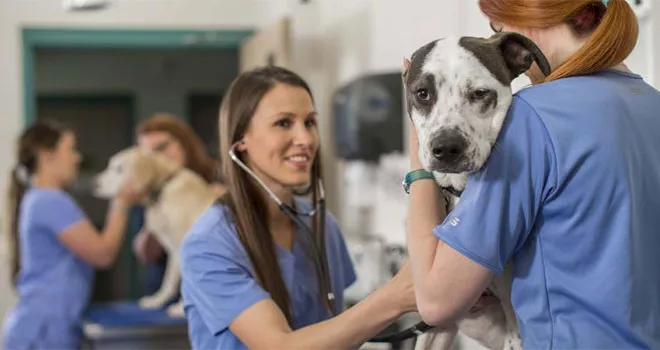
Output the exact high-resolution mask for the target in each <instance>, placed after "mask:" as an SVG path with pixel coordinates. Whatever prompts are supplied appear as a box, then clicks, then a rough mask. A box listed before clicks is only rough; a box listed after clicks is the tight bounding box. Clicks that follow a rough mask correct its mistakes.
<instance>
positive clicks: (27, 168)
mask: <svg viewBox="0 0 660 350" xmlns="http://www.w3.org/2000/svg"><path fill="white" fill-rule="evenodd" d="M67 131H69V130H68V129H65V128H63V127H62V126H60V125H58V124H55V123H53V122H46V121H38V122H36V123H35V124H33V125H31V126H30V127H28V128H27V129H25V130H24V131H23V133H22V134H21V136H20V137H19V139H18V149H17V155H16V158H17V159H16V160H17V162H16V166H15V167H14V168H13V169H12V171H11V174H10V179H9V189H8V191H7V194H8V195H7V209H8V215H7V217H8V218H9V221H8V224H9V227H8V229H7V232H8V239H9V252H10V269H11V270H10V277H11V283H12V284H13V285H16V279H17V277H18V273H19V271H20V268H21V266H20V261H21V257H20V238H19V233H18V226H19V215H20V207H21V201H22V200H23V195H24V194H25V191H26V190H27V188H28V186H29V185H30V184H29V178H30V177H31V176H32V175H33V174H34V172H35V171H36V170H37V165H38V164H37V156H38V153H39V152H40V151H43V150H54V149H55V148H56V147H57V144H58V143H59V141H60V139H61V138H62V135H63V134H64V133H65V132H67Z"/></svg>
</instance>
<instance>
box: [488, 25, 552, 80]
mask: <svg viewBox="0 0 660 350" xmlns="http://www.w3.org/2000/svg"><path fill="white" fill-rule="evenodd" d="M491 39H492V40H493V42H494V44H495V45H496V46H497V47H498V48H499V50H500V52H501V54H502V58H504V62H505V63H506V65H507V67H508V68H509V70H510V72H511V79H512V80H513V79H515V78H517V77H518V76H519V75H520V74H522V73H525V72H526V71H527V70H529V69H530V68H531V67H532V63H533V62H534V61H536V64H537V65H538V66H539V68H540V69H541V72H542V73H543V75H545V76H548V75H550V70H551V69H550V63H548V60H547V59H546V57H545V55H543V52H541V49H539V47H538V46H536V44H534V42H533V41H532V40H531V39H529V38H528V37H526V36H524V35H522V34H518V33H512V32H502V33H497V34H495V35H493V36H492V37H491Z"/></svg>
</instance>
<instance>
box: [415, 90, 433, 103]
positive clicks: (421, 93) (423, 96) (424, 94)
mask: <svg viewBox="0 0 660 350" xmlns="http://www.w3.org/2000/svg"><path fill="white" fill-rule="evenodd" d="M416 94H417V98H418V99H420V100H422V101H428V100H429V99H430V98H431V95H430V94H429V91H428V90H426V89H419V90H417V92H416Z"/></svg>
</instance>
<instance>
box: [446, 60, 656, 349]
mask: <svg viewBox="0 0 660 350" xmlns="http://www.w3.org/2000/svg"><path fill="white" fill-rule="evenodd" d="M658 208H660V93H659V92H658V91H657V90H655V89H653V88H652V87H651V86H649V85H647V84H646V83H645V82H644V81H643V80H642V79H641V77H640V76H638V75H635V74H629V73H623V72H618V71H613V70H608V71H604V72H601V73H598V74H593V75H590V76H582V77H571V78H565V79H560V80H557V81H554V82H549V83H545V84H540V85H536V86H534V87H530V88H527V89H525V90H522V91H520V92H518V93H517V94H516V95H515V96H514V99H513V104H512V106H511V108H510V110H509V113H508V116H507V119H506V121H505V123H504V127H503V130H502V132H501V134H500V136H499V139H498V140H497V144H496V145H495V147H494V148H493V152H492V154H491V156H490V158H489V160H488V161H487V164H486V165H485V166H484V167H483V168H482V169H481V170H480V171H479V172H477V173H475V174H473V175H472V176H471V177H470V178H469V180H468V184H467V187H466V190H465V192H464V193H463V195H462V197H461V201H460V203H459V204H458V206H457V207H456V209H455V210H454V211H453V212H452V213H450V215H448V217H447V218H446V220H445V222H444V223H443V224H441V225H440V226H439V227H437V228H436V229H435V234H436V235H437V237H439V238H440V239H441V240H443V241H444V242H446V243H447V244H448V245H450V246H452V247H453V248H454V249H456V250H458V251H459V252H461V253H463V254H464V255H465V256H467V257H468V258H471V259H473V260H474V261H476V262H477V263H480V264H482V265H483V266H485V267H487V268H489V269H491V270H492V271H493V272H495V273H501V272H502V269H503V266H504V264H505V262H507V261H509V260H510V259H513V262H514V265H515V267H514V282H513V290H512V302H513V305H514V307H515V310H516V314H517V317H518V321H519V323H520V327H521V332H522V338H523V345H524V347H525V348H528V349H552V348H556V349H612V348H615V349H632V348H653V349H658V348H660V254H659V249H660V213H659V212H658Z"/></svg>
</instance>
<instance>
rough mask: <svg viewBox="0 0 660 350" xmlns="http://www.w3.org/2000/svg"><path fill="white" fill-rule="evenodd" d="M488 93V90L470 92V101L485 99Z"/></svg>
mask: <svg viewBox="0 0 660 350" xmlns="http://www.w3.org/2000/svg"><path fill="white" fill-rule="evenodd" d="M490 92H491V91H490V90H488V89H476V90H472V92H470V100H471V101H476V100H481V99H483V98H485V97H486V96H488V95H489V94H490Z"/></svg>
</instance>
